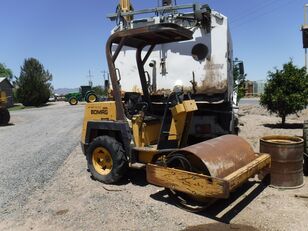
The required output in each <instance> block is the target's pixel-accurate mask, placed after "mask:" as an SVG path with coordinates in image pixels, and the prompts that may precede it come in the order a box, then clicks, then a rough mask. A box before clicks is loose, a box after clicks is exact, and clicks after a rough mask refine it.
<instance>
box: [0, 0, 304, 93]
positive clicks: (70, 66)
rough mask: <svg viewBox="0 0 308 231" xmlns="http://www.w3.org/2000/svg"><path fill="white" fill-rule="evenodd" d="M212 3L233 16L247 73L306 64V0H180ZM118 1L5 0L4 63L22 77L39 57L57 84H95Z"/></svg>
mask: <svg viewBox="0 0 308 231" xmlns="http://www.w3.org/2000/svg"><path fill="white" fill-rule="evenodd" d="M132 2H133V4H134V7H135V9H143V8H146V7H154V6H156V5H157V0H147V1H144V0H143V1H142V0H132ZM192 2H200V3H208V4H209V5H210V6H211V8H213V9H215V10H217V11H219V12H221V13H223V14H224V15H226V16H228V17H229V20H230V26H231V33H232V36H233V45H234V56H235V57H239V58H240V59H242V60H244V61H245V68H246V72H247V74H248V76H247V78H248V79H251V80H259V79H266V74H267V72H268V71H269V70H273V68H274V67H281V64H283V63H285V62H287V61H288V60H289V58H292V59H293V61H294V63H295V64H296V65H298V66H303V65H304V50H303V48H302V39H301V32H300V26H301V25H302V24H303V20H304V19H303V18H304V16H303V15H304V4H305V3H308V2H305V1H303V0H280V1H277V0H249V1H247V0H232V1H230V0H209V1H203V0H199V1H191V0H177V4H186V3H192ZM117 3H118V1H116V0H113V1H106V0H105V1H103V0H91V1H89V0H62V1H60V0H27V1H25V0H0V7H1V14H0V30H1V35H0V62H1V63H5V64H6V66H7V67H9V68H11V69H12V70H13V72H14V75H16V76H19V73H20V66H21V65H22V64H23V61H24V59H25V58H29V57H35V58H37V59H39V60H40V61H41V63H43V65H44V66H45V68H47V69H48V70H49V71H50V72H51V73H52V74H53V77H54V78H53V85H54V87H55V88H62V87H69V88H71V87H78V86H80V85H83V84H86V83H87V82H88V78H87V77H86V76H87V75H88V72H89V69H90V70H91V72H92V75H93V82H94V84H95V85H97V84H102V82H103V77H102V73H101V72H102V71H103V70H107V64H106V60H105V43H106V40H107V38H108V36H109V34H110V31H111V29H112V28H113V27H114V25H115V24H114V22H110V21H109V20H108V19H106V15H107V14H108V13H112V12H114V11H115V7H116V5H117Z"/></svg>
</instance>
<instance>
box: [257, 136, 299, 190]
mask: <svg viewBox="0 0 308 231" xmlns="http://www.w3.org/2000/svg"><path fill="white" fill-rule="evenodd" d="M303 150H304V141H303V139H302V138H300V137H293V136H278V135H277V136H266V137H263V138H261V139H260V152H261V153H268V154H270V155H271V158H272V166H271V186H273V187H276V188H282V189H292V188H299V187H301V186H303V184H304V178H303Z"/></svg>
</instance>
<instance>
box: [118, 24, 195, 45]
mask: <svg viewBox="0 0 308 231" xmlns="http://www.w3.org/2000/svg"><path fill="white" fill-rule="evenodd" d="M192 36H193V32H192V31H190V30H189V29H186V28H184V27H181V26H179V25H177V24H174V23H162V24H154V25H148V26H144V27H140V28H135V29H128V30H123V31H118V32H116V33H114V34H113V35H112V37H113V39H112V42H113V43H117V44H119V43H120V42H121V40H122V39H123V38H124V41H122V42H123V45H124V46H129V47H134V48H139V47H144V46H147V45H156V44H163V43H171V42H178V41H185V40H190V39H192V38H193V37H192Z"/></svg>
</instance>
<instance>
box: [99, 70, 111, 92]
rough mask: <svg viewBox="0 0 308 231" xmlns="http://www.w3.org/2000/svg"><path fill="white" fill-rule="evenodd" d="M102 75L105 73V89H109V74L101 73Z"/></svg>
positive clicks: (105, 72)
mask: <svg viewBox="0 0 308 231" xmlns="http://www.w3.org/2000/svg"><path fill="white" fill-rule="evenodd" d="M101 73H103V78H104V88H105V89H109V84H110V83H109V73H108V72H107V71H101Z"/></svg>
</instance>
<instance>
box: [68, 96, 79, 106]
mask: <svg viewBox="0 0 308 231" xmlns="http://www.w3.org/2000/svg"><path fill="white" fill-rule="evenodd" d="M72 99H75V100H76V103H72V102H71V100H72ZM68 102H69V104H70V105H73V106H75V105H77V104H78V99H77V98H76V97H71V98H70V99H69V100H68Z"/></svg>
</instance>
